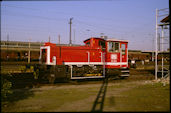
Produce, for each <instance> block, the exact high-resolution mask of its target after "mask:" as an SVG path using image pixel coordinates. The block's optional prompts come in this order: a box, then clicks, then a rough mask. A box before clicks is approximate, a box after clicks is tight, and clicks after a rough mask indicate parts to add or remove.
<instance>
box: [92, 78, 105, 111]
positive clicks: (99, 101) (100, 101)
mask: <svg viewBox="0 0 171 113" xmlns="http://www.w3.org/2000/svg"><path fill="white" fill-rule="evenodd" d="M107 85H108V78H105V79H104V80H103V84H102V86H101V88H100V90H99V93H98V95H97V97H96V100H95V101H94V104H93V107H92V110H91V112H102V111H103V106H104V100H105V95H106V91H107Z"/></svg>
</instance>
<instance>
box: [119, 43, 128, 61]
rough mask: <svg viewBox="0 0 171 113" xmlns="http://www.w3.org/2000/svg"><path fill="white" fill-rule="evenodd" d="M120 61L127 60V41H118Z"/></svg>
mask: <svg viewBox="0 0 171 113" xmlns="http://www.w3.org/2000/svg"><path fill="white" fill-rule="evenodd" d="M120 47H121V62H127V43H120Z"/></svg>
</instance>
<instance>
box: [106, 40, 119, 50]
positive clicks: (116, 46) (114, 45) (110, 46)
mask: <svg viewBox="0 0 171 113" xmlns="http://www.w3.org/2000/svg"><path fill="white" fill-rule="evenodd" d="M108 51H109V52H119V42H108Z"/></svg>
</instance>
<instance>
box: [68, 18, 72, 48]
mask: <svg viewBox="0 0 171 113" xmlns="http://www.w3.org/2000/svg"><path fill="white" fill-rule="evenodd" d="M72 19H73V18H70V22H69V24H70V35H69V45H70V46H71V45H72V40H71V24H72Z"/></svg>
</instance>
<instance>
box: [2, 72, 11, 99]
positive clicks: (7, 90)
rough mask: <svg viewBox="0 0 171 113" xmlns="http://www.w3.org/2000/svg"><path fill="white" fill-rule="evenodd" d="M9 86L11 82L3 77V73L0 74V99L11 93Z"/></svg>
mask: <svg viewBox="0 0 171 113" xmlns="http://www.w3.org/2000/svg"><path fill="white" fill-rule="evenodd" d="M7 76H8V75H7ZM11 87H12V83H11V82H10V81H9V80H7V79H6V78H5V77H4V75H1V98H2V100H3V99H5V98H7V95H8V94H12V90H11Z"/></svg>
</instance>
